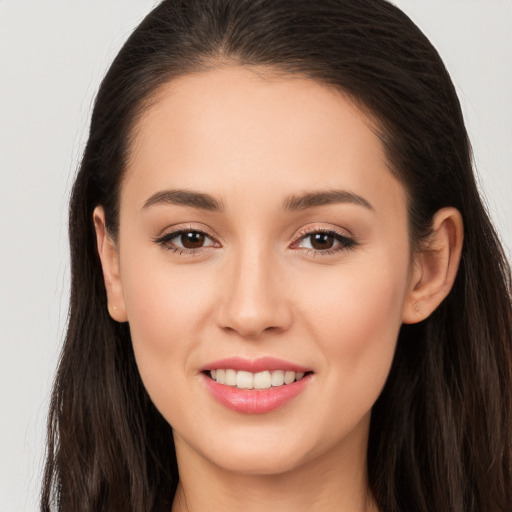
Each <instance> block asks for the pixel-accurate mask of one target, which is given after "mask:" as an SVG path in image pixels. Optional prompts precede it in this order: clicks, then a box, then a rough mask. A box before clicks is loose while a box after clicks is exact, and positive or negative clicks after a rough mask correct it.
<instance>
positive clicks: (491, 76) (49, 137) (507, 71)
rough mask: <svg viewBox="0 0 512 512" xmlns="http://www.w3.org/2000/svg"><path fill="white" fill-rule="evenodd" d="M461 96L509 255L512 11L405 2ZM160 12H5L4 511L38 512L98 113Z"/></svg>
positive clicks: (40, 7) (9, 4)
mask: <svg viewBox="0 0 512 512" xmlns="http://www.w3.org/2000/svg"><path fill="white" fill-rule="evenodd" d="M396 3H397V4H398V5H399V6H400V7H402V8H403V9H404V10H405V11H406V12H407V13H408V14H409V15H410V16H411V17H412V18H413V20H415V21H416V23H417V24H418V25H419V26H420V27H421V28H422V29H423V30H424V32H425V33H426V34H427V36H428V37H429V38H430V39H431V41H432V42H433V43H434V45H435V46H436V47H437V48H438V50H439V52H440V54H441V56H442V57H443V58H444V60H445V63H446V65H447V67H448V70H449V71H450V73H451V75H452V77H453V79H454V82H455V84H456V86H457V89H458V92H459V95H460V98H461V101H462V104H463V108H464V114H465V117H466V121H467V125H468V129H469V133H470V137H471V140H472V143H473V147H474V151H475V159H476V163H477V166H478V172H479V183H480V185H481V189H482V192H483V194H484V196H485V198H486V200H487V203H488V206H489V210H490V212H491V215H492V217H493V218H494V220H495V222H496V225H497V227H498V229H499V231H500V232H501V235H502V237H503V240H504V242H505V245H506V246H507V250H508V254H509V256H510V255H511V254H512V250H511V248H512V200H511V197H512V173H511V171H510V165H511V163H512V121H511V120H512V98H511V94H512V92H511V91H512V2H511V0H428V1H427V0H401V1H397V2H396ZM154 4H155V1H154V0H136V1H134V0H123V1H119V0H102V1H98V0H97V1H92V0H60V1H51V0H32V1H28V0H0V208H1V215H0V512H22V511H35V510H37V508H38V507H37V496H38V492H39V483H40V478H41V472H42V463H43V458H44V424H45V416H46V411H47V408H48V399H49V393H50V387H51V383H52V380H53V375H54V369H55V365H56V361H57V356H58V352H59V349H60V344H61V341H62V337H63V330H64V325H65V321H66V315H67V300H68V280H69V268H68V265H69V263H68V254H67V252H68V247H67V228H66V209H67V201H68V195H69V188H70V185H71V182H72V176H73V173H74V171H75V169H76V167H77V162H78V160H79V158H80V154H81V151H82V149H83V146H84V143H85V138H86V134H87V125H88V118H89V114H90V106H91V102H92V99H93V97H94V94H95V92H96V90H97V87H98V84H99V81H100V80H101V77H102V75H103V74H104V72H105V70H106V68H107V67H108V64H109V63H110V61H111V59H112V58H113V56H114V55H115V53H116V51H117V50H118V49H119V48H120V46H121V44H122V43H123V41H124V40H125V39H126V37H127V36H128V34H129V33H130V31H131V30H132V29H133V27H134V26H135V25H136V24H137V23H138V21H140V20H141V19H142V17H143V15H144V14H145V13H146V12H147V11H148V10H149V9H150V8H151V6H152V5H154Z"/></svg>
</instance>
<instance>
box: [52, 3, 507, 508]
mask: <svg viewBox="0 0 512 512" xmlns="http://www.w3.org/2000/svg"><path fill="white" fill-rule="evenodd" d="M70 238H71V251H72V293H71V312H70V320H69V327H68V335H67V339H66V344H65V347H64V351H63V355H62V360H61V364H60V368H59V373H58V377H57V382H56V387H55V392H54V397H53V403H52V410H51V416H50V430H49V440H50V441H49V444H50V449H49V457H48V462H47V469H46V478H45V486H44V491H43V500H42V501H43V503H42V506H43V510H50V508H51V503H52V501H53V502H54V503H57V504H58V505H57V509H58V510H76V511H79V510H83V511H93V510H95V511H96V510H112V511H113V510H133V511H139V510H140V511H142V510H152V509H156V508H158V509H159V510H173V511H174V512H177V511H184V510H189V511H191V512H193V511H195V510H203V511H204V510H240V509H243V510H263V507H269V506H274V507H277V508H278V509H279V510H281V511H287V510H292V509H293V510H296V509H304V510H313V511H315V510H321V511H326V510H358V511H359V510H368V511H381V512H383V511H386V512H387V511H407V512H410V511H433V510H436V511H459V512H468V511H474V512H476V511H482V510H485V511H505V510H512V496H511V485H510V482H511V476H512V474H511V473H512V447H511V435H510V434H511V432H512V425H511V340H512V311H511V297H510V268H509V266H508V264H507V262H506V259H505V257H504V255H503V252H502V249H501V247H500V244H499V241H498V240H497V238H496V235H495V232H494V230H493V228H492V226H491V224H490V222H489V220H488V217H487V214H486V212H485V209H484V208H483V206H482V202H481V200H480V198H479V196H478V192H477V188H476V185H475V181H474V177H473V173H472V167H471V156H470V147H469V142H468V139H467V134H466V131H465V128H464V123H463V119H462V114H461V111H460V106H459V103H458V100H457V97H456V94H455V91H454V89H453V85H452V84H451V81H450V79H449V76H448V74H447V72H446V70H445V68H444V66H443V64H442V62H441V61H440V59H439V56H438V55H437V53H436V51H435V50H434V49H433V48H432V46H431V45H430V43H429V42H428V40H427V39H426V38H425V37H424V36H423V35H422V34H421V32H420V31H419V30H418V29H417V27H415V26H414V25H413V23H412V22H411V21H410V20H409V19H408V18H407V17H406V16H405V15H404V14H403V13H402V12H401V11H399V10H398V9H396V8H395V7H393V6H392V5H391V4H389V3H387V2H385V1H383V0H363V1H358V2H351V1H340V0H338V1H332V2H331V1H328V2H326V1H322V2H311V1H308V2H303V1H301V0H299V1H297V0H293V1H292V0H266V1H263V0H260V1H244V0H236V1H235V0H192V1H190V0H188V1H185V0H166V1H164V2H162V3H161V4H160V5H159V6H158V7H157V8H156V9H155V10H154V11H153V12H152V13H151V14H150V15H149V16H148V17H147V18H146V19H145V20H144V21H143V22H142V24H141V25H140V26H139V27H138V28H137V30H136V31H135V32H134V34H133V35H132V36H131V37H130V39H129V40H128V41H127V43H126V44H125V46H124V47H123V49H122V50H121V52H120V53H119V55H118V56H117V58H116V59H115V61H114V63H113V64H112V66H111V68H110V70H109V72H108V73H107V75H106V77H105V79H104V81H103V83H102V85H101V88H100V91H99V93H98V97H97V100H96V104H95V108H94V112H93V117H92V122H91V131H90V136H89V141H88V144H87V147H86V150H85V153H84V157H83V161H82V165H81V168H80V171H79V174H78V176H77V179H76V182H75V186H74V190H73V196H72V200H71V211H70ZM178 473H179V476H178Z"/></svg>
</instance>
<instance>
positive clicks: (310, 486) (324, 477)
mask: <svg viewBox="0 0 512 512" xmlns="http://www.w3.org/2000/svg"><path fill="white" fill-rule="evenodd" d="M345 441H349V440H345ZM350 441H352V442H344V443H341V444H340V445H339V446H335V447H333V448H332V449H331V450H329V452H328V453H326V454H323V455H321V456H318V457H316V458H314V459H312V460H309V461H307V462H305V463H304V464H301V465H299V466H298V467H295V468H293V469H290V470H287V471H284V472H280V473H277V474H276V473H273V474H270V473H269V474H241V473H237V472H234V471H229V470H226V469H224V468H221V467H219V466H217V465H215V464H214V463H213V462H211V461H209V460H207V459H206V458H204V457H202V456H201V455H200V454H198V453H197V452H196V451H195V450H193V449H192V448H191V447H190V446H189V445H187V444H186V442H185V441H184V440H183V439H182V438H181V437H180V436H179V435H177V434H175V443H176V453H177V457H178V466H179V471H180V482H179V485H178V489H177V493H176V497H175V500H174V504H173V508H172V512H218V511H219V510H222V512H231V511H233V512H234V511H237V512H238V511H240V510H244V511H245V512H267V511H268V510H279V512H296V511H297V510H308V511H309V512H331V511H332V512H339V511H343V512H377V508H376V506H375V503H374V501H373V499H372V497H371V495H370V493H369V489H368V482H367V472H366V448H367V437H365V438H364V439H363V438H361V439H360V440H358V441H359V442H355V443H354V442H353V441H354V440H350Z"/></svg>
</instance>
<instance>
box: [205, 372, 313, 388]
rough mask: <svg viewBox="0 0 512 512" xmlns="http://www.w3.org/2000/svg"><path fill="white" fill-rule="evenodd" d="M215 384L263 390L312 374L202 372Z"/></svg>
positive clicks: (290, 382)
mask: <svg viewBox="0 0 512 512" xmlns="http://www.w3.org/2000/svg"><path fill="white" fill-rule="evenodd" d="M204 373H205V374H206V375H207V376H208V377H210V378H211V379H212V380H214V381H215V382H217V383H218V384H224V385H226V386H231V387H234V388H237V389H254V390H264V389H270V388H279V387H282V386H287V385H289V384H292V383H294V382H297V381H300V380H301V379H303V378H304V377H305V376H306V375H309V374H311V373H312V372H294V371H290V370H274V371H262V372H257V373H251V372H248V371H237V370H233V369H223V368H219V369H217V370H208V371H205V372H204Z"/></svg>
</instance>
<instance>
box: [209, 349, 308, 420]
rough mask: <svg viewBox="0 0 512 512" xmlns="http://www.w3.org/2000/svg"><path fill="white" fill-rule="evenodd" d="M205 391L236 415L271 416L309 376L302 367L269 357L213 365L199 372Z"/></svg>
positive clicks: (303, 384) (305, 384)
mask: <svg viewBox="0 0 512 512" xmlns="http://www.w3.org/2000/svg"><path fill="white" fill-rule="evenodd" d="M201 371H202V373H203V376H204V377H203V380H204V383H205V385H206V388H207V390H208V391H209V392H210V394H211V395H212V396H213V398H215V399H216V400H217V401H218V402H220V403H221V404H223V405H224V406H226V407H228V408H229V409H232V410H234V411H237V412H241V413H245V414H262V413H267V412H271V411H273V410H275V409H277V408H279V407H281V406H283V405H285V404H286V403H288V402H289V401H291V400H292V399H293V398H295V397H296V396H297V395H299V394H300V393H301V392H302V391H303V390H304V389H305V388H306V387H307V385H308V384H309V383H310V382H311V380H312V375H313V373H312V372H311V371H310V370H309V369H308V368H305V367H303V366H300V365H297V364H294V363H290V362H288V361H283V360H280V359H275V358H271V357H264V358H259V359H256V360H249V359H242V358H239V357H234V358H228V359H222V360H219V361H214V362H212V363H209V364H208V365H206V366H204V367H203V368H202V369H201Z"/></svg>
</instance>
